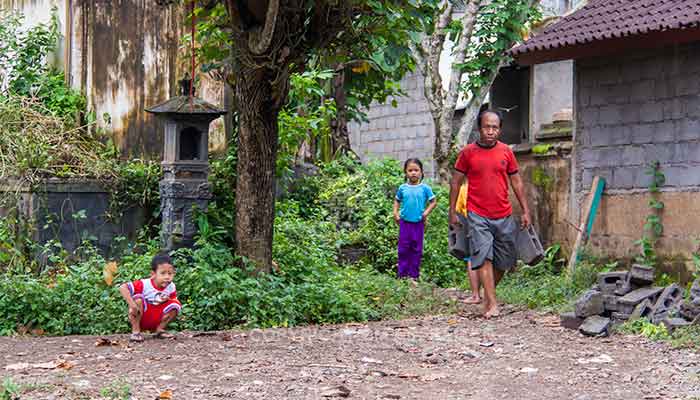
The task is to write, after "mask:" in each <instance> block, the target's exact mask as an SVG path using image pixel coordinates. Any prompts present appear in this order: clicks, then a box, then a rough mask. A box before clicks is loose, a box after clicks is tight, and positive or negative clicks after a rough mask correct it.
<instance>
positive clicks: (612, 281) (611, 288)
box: [598, 271, 627, 294]
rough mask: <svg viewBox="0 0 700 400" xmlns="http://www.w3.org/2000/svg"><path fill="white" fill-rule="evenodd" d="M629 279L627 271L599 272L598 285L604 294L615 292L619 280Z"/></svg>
mask: <svg viewBox="0 0 700 400" xmlns="http://www.w3.org/2000/svg"><path fill="white" fill-rule="evenodd" d="M621 280H622V281H624V280H627V271H614V272H601V273H599V274H598V287H599V288H600V291H601V292H602V293H603V294H614V293H615V289H616V288H617V282H619V281H621Z"/></svg>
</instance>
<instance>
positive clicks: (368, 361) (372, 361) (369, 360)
mask: <svg viewBox="0 0 700 400" xmlns="http://www.w3.org/2000/svg"><path fill="white" fill-rule="evenodd" d="M360 361H362V362H363V363H366V364H383V362H382V361H381V360H376V359H374V358H369V357H362V359H361V360H360Z"/></svg>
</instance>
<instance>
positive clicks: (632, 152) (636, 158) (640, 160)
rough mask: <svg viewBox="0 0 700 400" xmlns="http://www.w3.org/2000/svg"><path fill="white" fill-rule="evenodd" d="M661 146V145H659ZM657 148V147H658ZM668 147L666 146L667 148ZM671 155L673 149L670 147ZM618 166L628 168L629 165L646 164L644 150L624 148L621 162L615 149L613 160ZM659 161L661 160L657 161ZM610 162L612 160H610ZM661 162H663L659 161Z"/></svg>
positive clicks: (634, 147) (618, 152) (633, 147)
mask: <svg viewBox="0 0 700 400" xmlns="http://www.w3.org/2000/svg"><path fill="white" fill-rule="evenodd" d="M659 146H663V145H659ZM659 146H657V147H659ZM667 147H668V146H667ZM671 154H673V147H671ZM614 160H615V162H617V163H618V165H622V166H630V165H642V164H644V163H645V162H646V160H647V158H645V154H644V148H643V147H641V146H624V147H623V148H622V160H620V149H619V148H618V149H617V155H616V156H615V158H614ZM659 161H661V160H659ZM611 162H612V160H611ZM661 162H663V161H661Z"/></svg>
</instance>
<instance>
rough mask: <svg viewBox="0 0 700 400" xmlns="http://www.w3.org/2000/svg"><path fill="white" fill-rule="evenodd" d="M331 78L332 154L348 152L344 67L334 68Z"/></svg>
mask: <svg viewBox="0 0 700 400" xmlns="http://www.w3.org/2000/svg"><path fill="white" fill-rule="evenodd" d="M336 72H337V73H336V76H335V77H334V78H333V98H334V99H335V106H336V117H335V121H333V131H332V135H333V140H332V144H333V154H347V153H348V152H350V136H349V134H348V115H347V97H346V95H345V68H344V67H342V66H341V68H337V69H336Z"/></svg>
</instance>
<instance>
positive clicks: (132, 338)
mask: <svg viewBox="0 0 700 400" xmlns="http://www.w3.org/2000/svg"><path fill="white" fill-rule="evenodd" d="M129 341H130V342H137V343H141V342H143V335H142V334H141V332H134V333H132V334H131V336H129Z"/></svg>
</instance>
